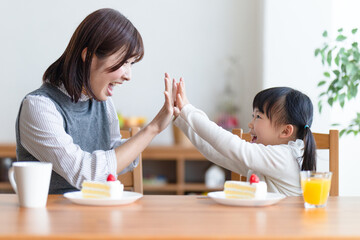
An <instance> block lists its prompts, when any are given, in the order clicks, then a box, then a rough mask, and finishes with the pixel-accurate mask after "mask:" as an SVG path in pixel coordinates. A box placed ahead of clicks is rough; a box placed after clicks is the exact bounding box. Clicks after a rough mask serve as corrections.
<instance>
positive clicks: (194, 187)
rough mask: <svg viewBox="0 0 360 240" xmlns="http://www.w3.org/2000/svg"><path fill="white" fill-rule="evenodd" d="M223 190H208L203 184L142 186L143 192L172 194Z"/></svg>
mask: <svg viewBox="0 0 360 240" xmlns="http://www.w3.org/2000/svg"><path fill="white" fill-rule="evenodd" d="M223 189H224V188H223V187H221V188H208V187H206V185H205V184H203V183H185V184H175V183H170V184H162V185H151V184H144V190H145V191H161V192H173V191H179V190H181V191H196V192H208V191H221V190H223Z"/></svg>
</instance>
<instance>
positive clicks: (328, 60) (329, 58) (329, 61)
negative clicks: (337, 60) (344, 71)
mask: <svg viewBox="0 0 360 240" xmlns="http://www.w3.org/2000/svg"><path fill="white" fill-rule="evenodd" d="M331 60H332V51H331V50H330V51H329V52H328V54H327V59H326V61H327V63H328V65H329V66H331Z"/></svg>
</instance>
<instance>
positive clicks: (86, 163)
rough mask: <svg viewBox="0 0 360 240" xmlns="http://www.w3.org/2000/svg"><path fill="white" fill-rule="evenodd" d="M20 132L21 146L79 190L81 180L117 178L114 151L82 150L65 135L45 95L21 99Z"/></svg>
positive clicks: (53, 108) (59, 117)
mask: <svg viewBox="0 0 360 240" xmlns="http://www.w3.org/2000/svg"><path fill="white" fill-rule="evenodd" d="M19 131H20V141H21V144H22V146H23V147H24V148H25V149H26V150H27V151H28V152H29V153H30V154H32V155H33V156H34V157H35V158H36V159H38V160H39V161H41V162H51V163H52V164H53V170H54V171H55V172H56V173H58V174H59V175H61V176H62V177H63V178H65V179H66V181H68V182H69V183H70V184H71V185H72V186H74V187H76V188H78V189H80V188H81V183H82V182H83V181H84V180H96V181H106V178H107V176H108V174H110V173H111V174H113V175H115V176H116V167H117V160H116V156H115V151H114V150H108V151H103V150H97V151H94V152H92V153H90V152H86V151H83V150H82V149H81V148H80V146H79V145H77V144H75V143H74V142H73V139H72V137H71V136H70V135H69V134H67V133H66V132H65V129H64V126H63V118H62V116H61V114H60V113H59V112H58V111H57V109H56V107H55V105H54V103H53V102H52V101H51V100H50V99H48V98H46V97H44V96H27V97H26V98H25V99H24V101H23V104H22V108H21V112H20V118H19ZM20 160H21V159H20Z"/></svg>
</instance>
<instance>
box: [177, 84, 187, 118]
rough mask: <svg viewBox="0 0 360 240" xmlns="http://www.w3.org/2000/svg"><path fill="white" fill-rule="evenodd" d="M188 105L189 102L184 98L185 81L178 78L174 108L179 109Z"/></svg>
mask: <svg viewBox="0 0 360 240" xmlns="http://www.w3.org/2000/svg"><path fill="white" fill-rule="evenodd" d="M188 103H189V100H188V99H187V97H186V92H185V81H184V79H183V78H180V82H179V83H178V84H177V93H176V106H177V107H178V108H179V110H180V111H181V109H182V108H183V107H184V106H185V105H186V104H188Z"/></svg>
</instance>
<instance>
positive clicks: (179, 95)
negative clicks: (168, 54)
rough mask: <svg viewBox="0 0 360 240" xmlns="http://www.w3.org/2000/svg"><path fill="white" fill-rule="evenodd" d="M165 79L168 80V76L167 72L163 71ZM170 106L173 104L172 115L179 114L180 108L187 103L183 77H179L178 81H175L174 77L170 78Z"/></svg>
mask: <svg viewBox="0 0 360 240" xmlns="http://www.w3.org/2000/svg"><path fill="white" fill-rule="evenodd" d="M165 79H169V80H170V76H169V74H168V73H165ZM171 96H172V99H171V102H172V106H173V113H174V116H175V117H177V116H179V114H180V112H181V109H182V108H183V107H184V106H185V105H186V104H188V103H189V100H188V99H187V97H186V92H185V82H184V79H183V78H182V77H181V78H180V80H179V82H176V80H175V78H173V80H172V94H171Z"/></svg>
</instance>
